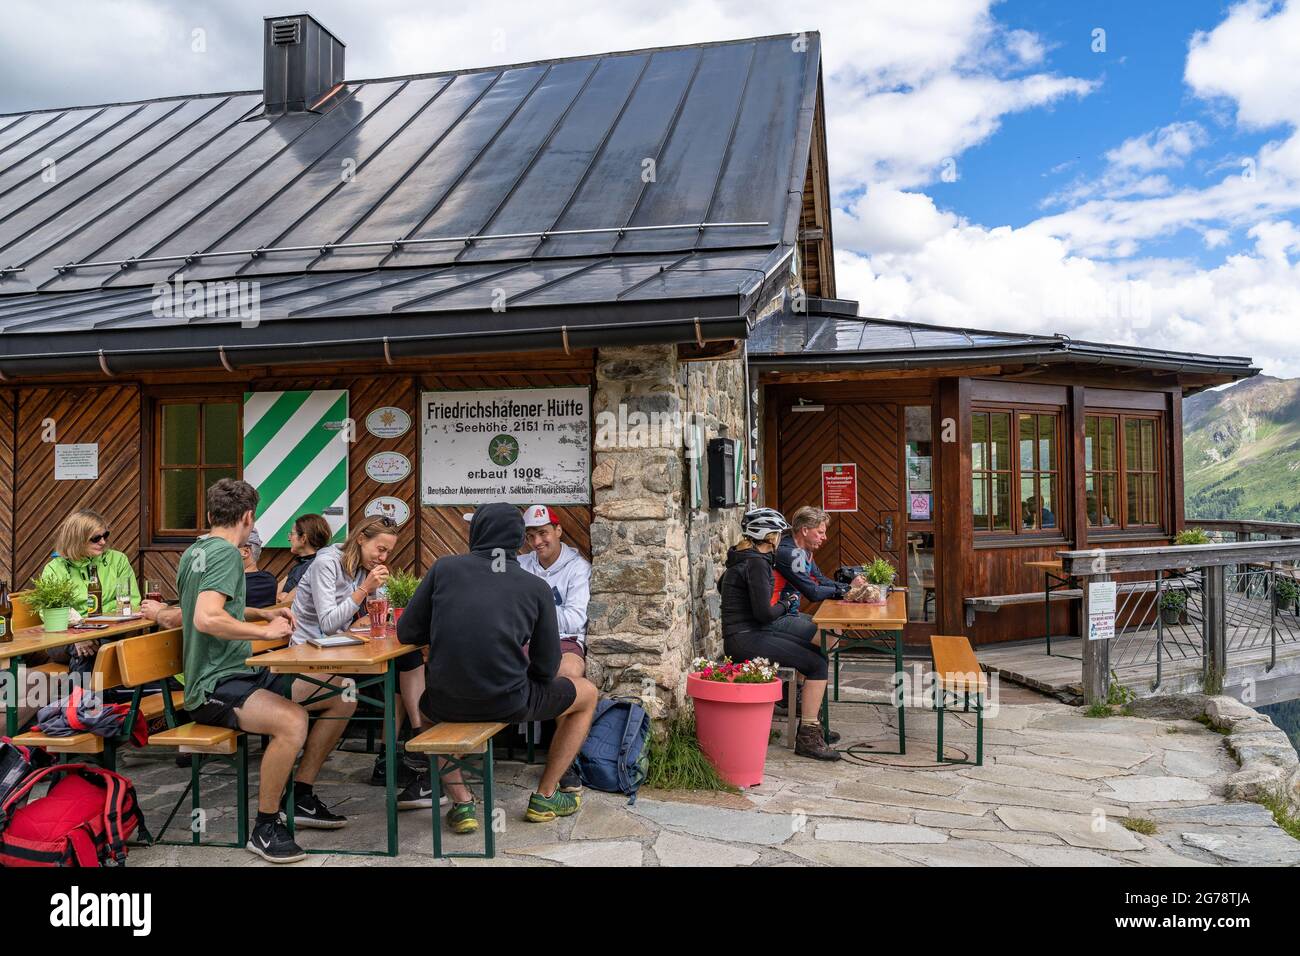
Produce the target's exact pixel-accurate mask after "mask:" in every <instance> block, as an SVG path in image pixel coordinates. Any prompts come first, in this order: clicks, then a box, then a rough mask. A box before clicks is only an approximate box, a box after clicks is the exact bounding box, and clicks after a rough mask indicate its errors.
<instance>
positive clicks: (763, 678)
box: [686, 657, 781, 787]
mask: <svg viewBox="0 0 1300 956" xmlns="http://www.w3.org/2000/svg"><path fill="white" fill-rule="evenodd" d="M686 693H687V694H689V695H690V696H691V698H692V699H693V700H694V701H695V736H696V739H697V740H698V741H699V742H700V749H701V750H703V751H704V754H705V756H707V757H708V758H709V760H710V761H712V762H713V765H714V766H715V767H717V768H718V773H719V774H720V775H721V777H722V779H723V780H725V781H727V783H729V784H731V785H732V786H736V787H754V786H757V785H758V784H760V783H762V782H763V767H764V765H765V764H766V763H767V745H768V742H769V740H770V738H771V733H772V708H773V707H774V706H775V705H776V702H777V700H778V699H779V698H780V696H781V682H780V681H779V680H778V679H777V676H776V665H775V664H773V663H772V662H771V661H769V660H767V659H766V658H762V657H755V658H754V659H753V660H748V661H744V662H742V663H740V664H733V663H732V661H731V658H729V657H724V658H723V659H722V660H721V661H720V662H718V661H711V660H708V659H706V658H703V657H700V658H696V660H695V661H693V662H692V664H691V670H690V673H689V674H688V675H687V677H686Z"/></svg>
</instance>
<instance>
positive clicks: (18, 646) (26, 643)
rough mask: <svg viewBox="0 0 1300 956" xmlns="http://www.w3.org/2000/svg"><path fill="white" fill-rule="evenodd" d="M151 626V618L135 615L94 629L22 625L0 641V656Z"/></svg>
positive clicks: (5, 657) (135, 631)
mask: <svg viewBox="0 0 1300 956" xmlns="http://www.w3.org/2000/svg"><path fill="white" fill-rule="evenodd" d="M153 626H154V624H153V621H151V620H149V619H148V618H144V617H139V618H135V619H134V620H131V621H123V622H121V623H120V624H110V625H109V626H108V627H106V628H103V629H101V630H97V631H74V630H67V631H47V630H45V629H44V628H43V627H41V626H40V625H39V624H38V625H35V626H34V627H23V628H19V629H18V630H17V631H14V639H13V640H12V641H9V642H8V643H5V644H0V660H8V659H9V658H11V657H25V656H26V655H28V654H34V653H36V652H37V651H50V650H54V649H55V648H59V647H67V646H68V645H69V644H79V643H81V642H82V641H104V640H113V639H114V638H118V637H126V636H127V635H128V634H139V633H140V632H141V631H147V630H149V628H151V627H153Z"/></svg>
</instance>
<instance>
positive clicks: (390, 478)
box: [366, 451, 411, 485]
mask: <svg viewBox="0 0 1300 956" xmlns="http://www.w3.org/2000/svg"><path fill="white" fill-rule="evenodd" d="M410 473H411V460H410V459H409V458H407V457H406V456H405V455H402V454H399V453H397V452H395V451H381V452H380V453H379V454H377V455H371V456H370V458H368V459H367V460H366V474H367V475H369V476H370V477H371V478H372V479H374V480H375V481H378V482H380V483H381V484H385V485H390V484H392V483H393V482H395V481H401V480H402V479H403V478H405V477H406V476H407V475H409V474H410Z"/></svg>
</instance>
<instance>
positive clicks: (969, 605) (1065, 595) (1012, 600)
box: [965, 588, 1083, 627]
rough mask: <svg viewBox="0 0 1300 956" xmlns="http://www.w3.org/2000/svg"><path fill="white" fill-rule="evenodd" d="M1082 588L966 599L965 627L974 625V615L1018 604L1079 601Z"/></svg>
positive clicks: (1081, 598)
mask: <svg viewBox="0 0 1300 956" xmlns="http://www.w3.org/2000/svg"><path fill="white" fill-rule="evenodd" d="M1081 600H1083V588H1060V589H1059V590H1056V591H1051V592H1048V591H1027V592H1026V593H1024V594H988V595H984V596H983V597H969V598H966V602H965V603H966V626H967V627H973V626H974V625H975V615H976V614H980V613H995V612H997V611H1000V610H1002V609H1003V608H1004V607H1011V606H1014V605H1019V604H1042V603H1044V602H1045V601H1081Z"/></svg>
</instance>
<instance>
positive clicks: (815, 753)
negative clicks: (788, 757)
mask: <svg viewBox="0 0 1300 956" xmlns="http://www.w3.org/2000/svg"><path fill="white" fill-rule="evenodd" d="M794 752H795V754H796V756H799V757H811V758H812V759H814V760H839V759H840V754H839V751H837V750H833V749H831V747H830V745H829V744H827V743H826V741H825V740H823V739H822V729H821V727H819V726H818V725H817V724H800V725H799V732H798V733H797V734H795V738H794Z"/></svg>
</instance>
